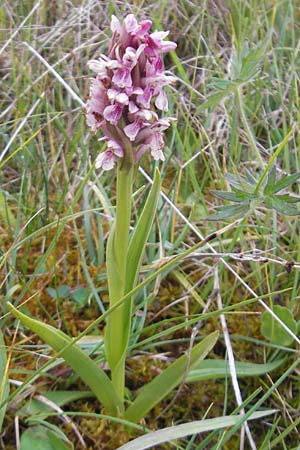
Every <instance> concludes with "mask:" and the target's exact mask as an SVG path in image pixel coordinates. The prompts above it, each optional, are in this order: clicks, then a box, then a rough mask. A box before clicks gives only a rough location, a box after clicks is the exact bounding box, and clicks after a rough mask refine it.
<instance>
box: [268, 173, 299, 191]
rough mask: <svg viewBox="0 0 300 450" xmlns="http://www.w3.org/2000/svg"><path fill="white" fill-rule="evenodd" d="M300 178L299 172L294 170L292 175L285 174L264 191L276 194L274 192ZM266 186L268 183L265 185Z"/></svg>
mask: <svg viewBox="0 0 300 450" xmlns="http://www.w3.org/2000/svg"><path fill="white" fill-rule="evenodd" d="M299 178H300V172H296V173H294V174H293V175H286V176H285V177H282V178H281V179H280V180H278V181H277V183H275V184H274V185H273V186H270V187H268V189H267V190H266V192H265V193H268V194H276V192H279V191H281V190H282V189H285V188H286V187H288V186H290V185H291V184H293V183H295V182H296V181H297V180H298V179H299ZM267 186H268V185H267Z"/></svg>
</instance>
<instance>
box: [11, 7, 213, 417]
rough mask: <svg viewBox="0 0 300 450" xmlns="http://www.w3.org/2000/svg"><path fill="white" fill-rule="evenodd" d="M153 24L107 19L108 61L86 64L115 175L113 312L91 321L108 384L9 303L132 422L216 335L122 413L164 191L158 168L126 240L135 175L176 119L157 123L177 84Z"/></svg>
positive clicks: (110, 258)
mask: <svg viewBox="0 0 300 450" xmlns="http://www.w3.org/2000/svg"><path fill="white" fill-rule="evenodd" d="M151 25H152V22H151V21H150V20H144V21H142V22H140V23H139V22H138V21H137V19H136V18H135V17H134V15H133V14H129V15H127V17H125V19H124V21H123V23H120V21H119V20H118V19H117V18H116V17H115V16H112V20H111V31H112V38H111V41H110V45H109V52H108V56H106V55H100V57H99V58H98V59H93V60H91V61H90V62H89V63H88V64H89V68H90V69H91V70H92V71H93V72H95V74H96V75H95V77H94V78H93V79H92V80H91V87H90V97H89V100H88V101H87V105H86V114H87V123H88V125H89V126H90V127H91V129H92V131H93V132H94V133H98V131H101V133H102V138H101V139H102V140H103V141H105V143H106V150H105V151H104V152H102V153H101V154H100V155H99V156H98V157H97V159H96V163H95V166H96V168H98V169H99V168H100V169H102V170H105V171H107V170H112V169H114V168H116V170H117V195H116V215H115V220H114V223H113V226H112V228H111V230H110V233H109V238H108V242H107V252H106V264H107V280H108V289H109V302H110V308H109V310H108V311H106V312H105V313H104V314H103V315H102V316H101V317H100V318H99V319H97V320H96V321H95V322H94V325H95V324H96V323H99V322H100V321H101V320H103V319H104V318H106V320H107V323H106V332H105V340H104V342H105V354H106V358H107V361H108V364H109V368H110V371H111V379H109V377H108V376H107V375H106V373H105V372H104V370H103V369H101V368H100V367H99V366H98V365H97V364H96V362H95V361H94V360H92V359H91V358H90V357H89V356H88V355H87V354H86V353H84V352H83V351H82V350H81V349H80V348H79V347H78V346H77V345H76V340H78V339H76V340H75V342H74V340H72V339H71V338H69V337H68V336H67V335H65V334H64V333H62V332H61V331H60V330H56V329H55V328H53V327H51V326H49V325H46V324H42V323H40V322H38V321H36V320H34V319H31V318H29V317H27V316H25V315H24V314H22V313H21V312H20V311H18V310H17V309H15V308H14V307H13V306H12V305H10V306H9V308H10V310H11V311H12V312H13V314H14V315H15V316H16V317H18V318H19V319H20V320H21V322H22V323H24V324H25V325H26V326H28V327H29V328H31V329H32V330H33V331H34V332H35V333H37V334H38V335H39V336H40V337H41V338H42V339H44V340H45V341H46V342H47V343H48V344H49V345H50V346H52V348H54V349H55V350H56V351H57V352H58V353H59V355H61V356H62V357H63V358H64V359H65V361H66V362H67V363H68V364H69V365H70V366H71V367H72V368H73V370H74V371H75V372H76V373H77V374H78V375H79V376H80V377H81V378H82V379H83V381H85V382H86V383H87V384H88V386H89V387H90V388H91V390H92V391H93V392H94V394H95V395H96V396H97V398H98V399H99V400H100V402H101V403H102V405H103V406H104V407H105V408H106V409H107V411H108V412H109V413H110V414H112V415H119V416H122V417H124V418H125V419H127V420H130V421H134V422H135V421H139V420H140V419H142V418H143V417H144V416H145V414H146V413H147V412H148V411H149V410H150V409H151V408H152V407H153V406H154V405H155V404H156V403H157V402H159V401H160V400H161V399H162V398H163V397H165V396H166V395H167V394H168V393H169V392H170V391H171V390H172V389H174V388H175V387H176V386H177V385H178V384H179V383H180V382H181V381H182V379H183V377H184V375H185V374H186V371H187V370H188V369H192V368H193V367H194V366H195V365H197V364H199V361H200V360H202V359H203V358H204V357H205V356H206V354H207V353H208V352H209V351H210V350H211V348H212V347H213V346H214V344H215V342H216V340H217V337H218V333H217V332H215V333H212V334H211V335H209V336H207V337H206V338H205V339H203V340H202V341H200V342H199V343H197V344H196V345H194V347H193V348H192V349H191V350H190V352H189V354H188V355H182V356H181V357H180V358H178V359H177V360H176V361H175V362H173V363H172V364H171V365H170V366H169V367H168V368H167V369H166V370H165V371H164V372H162V373H161V374H160V375H159V376H157V377H156V378H155V379H154V380H152V381H151V382H150V383H149V384H148V385H146V386H144V387H143V388H142V389H141V390H140V392H139V394H138V396H137V397H136V398H135V400H134V401H133V403H132V404H131V405H130V406H129V407H128V408H127V409H126V410H125V405H124V402H125V400H124V392H125V362H126V356H127V351H128V342H129V336H130V329H131V317H132V309H133V308H132V299H133V294H134V293H135V292H136V291H137V290H138V289H139V287H141V285H142V284H143V283H141V284H140V285H139V286H137V281H138V275H139V270H140V265H141V261H142V257H143V253H144V249H145V246H146V243H147V239H148V236H149V233H150V230H151V227H152V224H153V221H154V217H155V212H156V209H157V202H158V198H159V194H160V187H161V180H160V173H159V171H158V169H156V172H155V177H154V180H153V184H152V187H151V189H150V192H149V194H148V197H147V200H146V202H145V205H144V207H143V209H142V212H141V214H140V216H139V218H138V220H137V222H136V224H135V226H134V231H133V232H132V233H131V235H130V223H131V209H132V193H133V182H134V173H135V169H136V168H137V167H138V165H139V162H140V160H141V158H142V156H143V155H144V154H145V153H146V152H148V151H149V152H150V154H151V156H152V157H153V158H154V160H164V153H163V147H164V136H163V132H164V131H165V130H166V129H167V128H168V127H169V126H170V124H171V122H172V121H173V120H175V119H173V118H172V117H161V112H165V111H167V110H168V100H167V95H166V92H165V87H166V86H168V85H170V84H172V83H173V82H175V77H173V76H171V75H168V74H166V73H165V72H164V68H163V61H162V54H163V53H166V52H169V51H172V50H175V48H176V44H175V43H174V42H172V41H168V40H165V38H166V37H167V36H168V32H163V31H154V32H152V33H150V31H149V30H150V28H151ZM215 236H216V234H215V233H214V235H213V237H215ZM209 240H210V238H209ZM205 242H207V240H204V241H201V242H200V243H198V244H196V245H195V246H194V247H192V248H190V249H188V250H187V251H186V252H183V254H182V255H179V256H177V257H176V258H174V259H173V260H171V261H169V262H168V263H166V264H165V266H164V267H161V268H159V269H158V270H157V271H156V272H155V273H154V274H152V275H151V276H150V277H148V280H147V281H150V280H151V279H154V278H155V276H157V275H158V274H159V273H162V271H163V270H165V269H167V268H169V267H171V266H172V265H173V264H176V263H178V262H179V261H180V260H181V259H182V258H183V257H185V256H187V255H188V254H189V253H192V252H193V251H194V250H195V248H197V247H199V246H200V245H202V244H204V243H205ZM147 281H146V282H147ZM146 282H144V283H146ZM88 331H89V329H88V330H86V333H87V332H88Z"/></svg>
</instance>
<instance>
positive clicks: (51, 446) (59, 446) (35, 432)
mask: <svg viewBox="0 0 300 450" xmlns="http://www.w3.org/2000/svg"><path fill="white" fill-rule="evenodd" d="M73 448H74V447H73V445H72V443H71V442H69V441H68V439H67V437H66V436H65V435H64V434H63V433H61V432H59V434H57V433H55V432H54V431H52V430H50V429H49V428H48V427H45V426H42V425H37V426H34V427H30V428H28V429H27V430H26V431H25V432H24V433H23V434H22V436H21V441H20V450H32V449H34V450H71V449H73Z"/></svg>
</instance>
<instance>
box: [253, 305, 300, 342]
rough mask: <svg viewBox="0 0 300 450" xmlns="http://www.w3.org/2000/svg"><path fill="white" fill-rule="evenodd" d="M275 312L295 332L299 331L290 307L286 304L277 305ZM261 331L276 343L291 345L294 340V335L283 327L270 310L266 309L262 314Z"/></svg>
mask: <svg viewBox="0 0 300 450" xmlns="http://www.w3.org/2000/svg"><path fill="white" fill-rule="evenodd" d="M273 312H274V313H275V314H276V316H278V317H279V319H281V320H282V322H283V323H284V324H285V325H287V326H288V327H289V329H290V330H291V331H292V332H293V333H296V332H297V322H296V321H295V320H294V318H293V315H292V313H291V311H290V310H289V309H287V308H286V307H285V306H279V305H275V306H274V308H273ZM261 332H262V334H263V335H264V337H265V338H266V339H268V340H269V341H270V342H272V344H275V345H285V346H289V345H291V344H292V343H293V342H294V339H293V337H292V336H291V335H290V334H289V333H288V332H287V331H285V329H284V328H282V326H281V325H280V323H278V322H277V321H276V320H275V319H274V317H273V316H272V315H271V314H270V313H269V312H268V311H265V312H264V313H263V315H262V316H261Z"/></svg>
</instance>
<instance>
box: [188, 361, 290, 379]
mask: <svg viewBox="0 0 300 450" xmlns="http://www.w3.org/2000/svg"><path fill="white" fill-rule="evenodd" d="M284 361H285V359H279V360H277V361H273V362H271V363H266V364H254V363H248V362H236V363H235V369H236V373H237V376H238V378H241V377H257V376H260V375H264V374H265V373H268V372H271V371H272V370H275V369H277V368H278V367H280V366H281V365H282V364H283V362H284ZM228 376H230V372H229V366H228V361H225V360H223V359H222V360H219V359H206V360H204V361H202V362H201V363H200V365H199V368H198V367H195V368H194V369H193V370H191V371H190V372H189V374H188V376H187V378H186V381H187V383H194V382H197V381H200V380H213V379H218V378H226V377H228Z"/></svg>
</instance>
